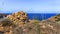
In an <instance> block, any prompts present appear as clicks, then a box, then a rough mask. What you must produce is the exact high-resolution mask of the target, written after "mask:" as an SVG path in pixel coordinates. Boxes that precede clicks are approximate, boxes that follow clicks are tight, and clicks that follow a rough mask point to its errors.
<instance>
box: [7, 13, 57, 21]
mask: <svg viewBox="0 0 60 34" xmlns="http://www.w3.org/2000/svg"><path fill="white" fill-rule="evenodd" d="M7 14H11V13H7ZM55 15H56V14H55V13H27V17H28V19H36V20H45V19H48V18H50V17H52V16H55Z"/></svg>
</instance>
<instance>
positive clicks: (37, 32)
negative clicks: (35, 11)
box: [0, 11, 60, 34]
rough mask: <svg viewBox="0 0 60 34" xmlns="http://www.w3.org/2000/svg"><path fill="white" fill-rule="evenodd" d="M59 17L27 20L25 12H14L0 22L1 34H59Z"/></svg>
mask: <svg viewBox="0 0 60 34" xmlns="http://www.w3.org/2000/svg"><path fill="white" fill-rule="evenodd" d="M59 22H60V15H56V16H53V17H51V18H49V19H47V20H42V21H39V20H34V19H32V20H28V17H27V15H26V13H25V12H23V11H20V12H15V13H13V14H11V15H7V16H6V17H4V18H2V19H1V20H0V33H1V34H60V28H59V26H60V23H59Z"/></svg>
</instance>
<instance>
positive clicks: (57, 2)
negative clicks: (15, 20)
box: [0, 0, 60, 13]
mask: <svg viewBox="0 0 60 34" xmlns="http://www.w3.org/2000/svg"><path fill="white" fill-rule="evenodd" d="M20 10H22V11H25V12H27V13H56V12H57V13H60V0H0V13H12V12H16V11H20Z"/></svg>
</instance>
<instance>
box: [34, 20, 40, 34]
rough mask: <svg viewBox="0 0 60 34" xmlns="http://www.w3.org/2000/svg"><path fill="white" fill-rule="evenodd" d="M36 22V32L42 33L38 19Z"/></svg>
mask: <svg viewBox="0 0 60 34" xmlns="http://www.w3.org/2000/svg"><path fill="white" fill-rule="evenodd" d="M35 24H36V33H37V34H40V28H39V21H36V22H35Z"/></svg>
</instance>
